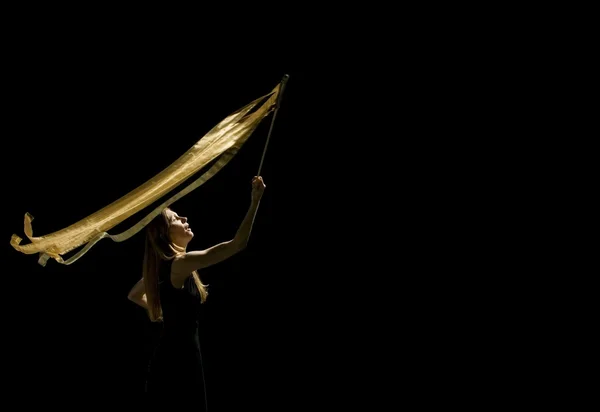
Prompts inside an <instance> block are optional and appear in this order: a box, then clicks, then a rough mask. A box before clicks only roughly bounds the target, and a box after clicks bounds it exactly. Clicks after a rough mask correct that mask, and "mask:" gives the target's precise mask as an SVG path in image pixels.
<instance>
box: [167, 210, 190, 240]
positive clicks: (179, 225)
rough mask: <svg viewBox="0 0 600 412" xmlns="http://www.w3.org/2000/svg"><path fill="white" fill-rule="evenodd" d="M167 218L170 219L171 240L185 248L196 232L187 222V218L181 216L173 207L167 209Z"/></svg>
mask: <svg viewBox="0 0 600 412" xmlns="http://www.w3.org/2000/svg"><path fill="white" fill-rule="evenodd" d="M166 217H167V220H168V221H169V237H170V238H171V241H172V242H173V243H175V244H176V245H178V246H181V247H183V248H185V247H186V246H187V244H188V243H189V241H190V240H192V238H193V237H194V233H193V232H192V230H191V229H190V225H189V224H188V223H187V218H185V217H181V216H179V215H178V214H177V213H175V212H174V211H172V210H171V209H167V212H166Z"/></svg>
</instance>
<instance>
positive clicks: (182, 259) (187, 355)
mask: <svg viewBox="0 0 600 412" xmlns="http://www.w3.org/2000/svg"><path fill="white" fill-rule="evenodd" d="M265 187H266V186H265V184H264V182H263V179H262V177H260V176H255V177H254V178H253V179H252V196H251V203H250V208H249V209H248V212H247V214H246V216H245V218H244V220H243V221H242V223H241V225H240V227H239V229H238V230H237V232H236V234H235V236H234V237H233V239H231V240H229V241H227V242H222V243H219V244H217V245H214V246H212V247H210V248H208V249H205V250H193V251H187V245H188V243H189V242H190V240H192V238H193V237H194V233H193V232H192V230H191V228H190V225H189V223H188V221H187V218H185V217H182V216H179V215H178V214H177V213H176V212H174V211H173V210H172V209H170V208H166V209H165V210H163V212H162V213H161V214H160V215H159V216H157V217H156V218H155V219H154V220H153V221H152V222H150V223H149V224H148V226H147V229H146V246H145V253H144V265H143V276H142V279H140V280H139V281H138V282H137V284H136V285H135V286H134V287H133V288H132V289H131V291H130V292H129V295H128V297H129V299H130V300H131V301H133V302H135V303H137V304H138V305H140V306H141V307H143V308H145V309H146V310H147V311H148V315H149V317H150V320H151V321H153V322H162V323H163V331H162V335H161V337H160V341H159V344H158V346H157V348H156V350H155V352H154V355H153V357H152V359H151V362H150V366H149V369H148V376H147V379H146V392H147V393H148V394H150V395H152V397H153V398H168V399H171V400H174V399H177V398H178V399H181V397H182V396H183V397H184V398H187V399H190V401H191V400H193V402H194V403H195V404H198V401H199V400H201V398H203V396H204V395H205V394H204V380H203V373H202V360H201V355H200V342H199V338H198V327H199V325H198V319H199V318H198V314H199V310H200V308H201V306H200V305H201V304H202V303H204V302H206V298H207V296H208V291H207V289H206V285H204V284H203V283H202V281H201V280H200V276H199V275H198V270H199V269H202V268H206V267H208V266H211V265H214V264H216V263H219V262H221V261H223V260H225V259H227V258H229V257H230V256H233V255H235V254H236V253H238V252H240V251H241V250H243V249H244V248H245V247H246V244H247V242H248V237H249V235H250V231H251V229H252V224H253V222H254V217H255V215H256V212H257V210H258V206H259V203H260V199H261V197H262V195H263V192H264V189H265ZM174 397H175V398H174ZM190 397H191V398H190ZM204 401H205V399H204ZM203 403H205V402H201V403H200V404H203Z"/></svg>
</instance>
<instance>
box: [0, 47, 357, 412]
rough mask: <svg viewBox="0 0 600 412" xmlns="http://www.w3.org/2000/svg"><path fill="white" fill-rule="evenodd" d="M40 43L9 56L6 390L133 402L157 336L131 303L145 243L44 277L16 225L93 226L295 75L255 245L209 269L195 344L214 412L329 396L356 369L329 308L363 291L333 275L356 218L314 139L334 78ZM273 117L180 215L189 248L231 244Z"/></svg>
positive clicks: (339, 315) (98, 251)
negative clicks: (189, 232) (187, 228)
mask: <svg viewBox="0 0 600 412" xmlns="http://www.w3.org/2000/svg"><path fill="white" fill-rule="evenodd" d="M37 45H38V47H36V48H35V49H33V50H32V49H29V50H24V49H22V48H19V49H17V48H15V50H12V51H11V53H12V55H13V56H14V58H13V59H12V60H11V63H10V65H8V67H7V68H8V73H9V74H8V75H7V79H9V80H7V81H6V82H5V85H4V86H5V87H4V99H5V100H6V103H7V104H6V106H5V111H4V115H5V119H6V125H7V127H6V129H5V134H4V143H3V144H4V148H3V150H2V155H3V156H2V158H3V159H2V165H3V168H4V171H3V175H4V176H5V180H4V183H5V187H4V196H6V197H5V199H6V202H5V207H6V209H5V211H4V213H5V217H6V218H5V223H4V225H3V229H2V233H4V235H5V239H6V242H5V246H4V247H3V251H4V252H5V253H6V256H7V258H6V260H5V262H6V263H5V268H6V269H5V273H4V280H3V288H2V290H3V295H4V299H3V308H4V311H5V317H4V320H5V324H4V330H5V336H6V339H5V341H4V345H5V351H6V352H5V353H7V354H8V356H7V362H6V367H7V370H9V371H10V375H11V380H10V390H9V391H8V393H9V394H11V395H16V394H19V395H18V396H19V398H20V399H23V398H22V395H21V394H23V393H27V392H30V391H32V390H33V391H35V392H36V393H37V394H39V395H40V396H43V397H44V399H45V400H46V401H47V402H48V403H47V404H48V405H52V404H60V403H64V402H68V401H69V400H70V401H72V402H74V403H75V402H77V401H75V399H74V398H72V397H73V396H74V394H81V395H83V396H85V397H86V399H91V398H90V397H100V398H101V399H104V400H111V399H115V400H116V399H117V398H120V397H121V396H125V397H126V398H132V399H141V397H142V395H143V394H142V391H143V386H144V374H145V371H146V367H147V363H148V359H149V357H150V354H151V351H152V348H153V346H154V344H155V343H156V339H157V337H158V333H159V326H157V325H156V324H151V323H150V322H149V320H148V318H147V316H146V314H145V312H144V311H143V310H142V309H141V308H139V307H137V306H136V305H134V304H133V303H131V302H130V301H128V300H127V293H128V291H129V289H130V288H131V287H132V286H133V285H134V284H135V282H136V281H137V280H138V279H139V278H140V276H141V264H142V256H143V234H138V235H136V236H134V237H133V238H131V239H130V240H128V241H126V242H123V243H115V242H112V241H111V240H106V239H105V240H102V241H100V242H99V243H97V244H96V245H95V246H94V247H93V248H92V249H91V250H90V251H89V252H88V253H87V254H86V255H84V257H83V258H81V259H80V260H78V261H76V262H75V263H73V264H72V265H68V266H66V265H60V264H58V263H56V262H55V261H53V260H49V261H48V263H47V265H46V267H42V266H40V265H39V264H38V263H37V255H24V254H21V253H20V252H18V251H15V250H14V249H13V248H12V247H11V246H10V245H9V240H10V236H11V235H12V234H13V233H15V234H17V235H19V236H20V237H22V238H23V239H24V240H23V242H22V243H23V244H25V243H28V240H27V238H26V237H25V236H24V232H23V215H24V213H25V212H29V213H31V214H32V215H33V216H34V221H33V231H34V236H40V235H44V234H48V233H51V232H54V231H56V230H60V229H62V228H64V227H66V226H68V225H70V224H72V223H75V222H77V221H79V220H80V219H82V218H85V217H86V216H87V215H89V214H91V213H93V212H95V211H96V210H98V209H99V208H101V207H104V206H106V205H107V204H108V203H110V202H112V201H114V200H116V199H118V198H119V197H121V196H123V195H125V194H127V193H128V192H129V191H130V190H132V189H134V188H136V187H137V186H139V185H140V184H142V183H144V182H145V181H146V180H147V179H149V178H151V177H152V176H153V175H155V174H156V173H158V172H160V171H161V170H163V169H164V168H165V167H166V166H168V165H169V164H170V163H171V162H173V161H174V160H175V159H176V158H178V157H179V156H180V155H181V154H182V153H183V152H184V151H186V150H187V149H189V148H190V147H191V146H192V145H193V144H194V143H195V142H196V141H197V140H198V139H199V138H200V137H202V136H203V135H204V134H205V133H206V132H207V131H208V130H210V128H212V127H213V126H214V125H215V124H216V123H218V122H219V121H220V120H221V119H223V118H224V117H225V116H226V115H228V114H229V113H231V112H232V111H234V110H236V109H238V108H239V107H241V106H243V105H245V104H246V103H248V102H250V101H251V100H253V99H255V98H257V97H259V96H262V95H264V94H266V93H268V92H269V91H270V90H271V89H272V88H273V87H274V86H275V85H276V84H277V83H278V82H280V81H281V79H282V77H283V75H284V74H288V75H289V76H290V78H289V82H288V84H287V86H286V89H285V91H284V95H283V100H282V106H281V108H280V110H279V111H278V113H277V117H276V120H275V123H274V127H273V132H272V135H271V139H270V143H269V145H268V149H267V152H266V157H265V161H264V164H263V170H262V173H261V175H262V176H263V178H264V181H265V183H266V185H267V189H266V192H265V195H264V197H263V199H262V201H261V205H260V209H259V211H258V215H257V217H256V220H255V224H254V229H253V232H252V235H251V240H250V244H249V246H248V248H247V249H246V250H245V251H243V252H242V253H240V254H239V255H236V256H235V257H233V258H231V259H230V260H228V261H226V262H223V263H220V264H218V265H216V266H214V267H212V268H209V269H207V270H204V271H203V273H202V275H201V276H202V278H203V280H204V281H205V282H206V283H208V284H209V285H210V297H209V301H208V303H207V304H206V311H205V319H204V324H203V330H202V337H201V344H202V351H203V356H204V371H205V376H206V380H207V388H206V389H207V393H208V402H209V410H212V411H220V410H221V411H227V410H237V409H238V408H239V407H240V406H241V405H248V404H253V405H257V407H259V408H260V409H261V410H282V409H281V408H282V405H293V406H299V405H309V404H312V403H313V402H314V401H315V399H316V398H318V397H321V396H323V394H330V393H332V388H331V385H332V382H335V381H336V380H339V379H340V378H341V377H343V376H344V375H345V374H346V371H347V370H350V369H353V368H356V367H357V366H358V365H357V364H356V363H354V362H349V361H350V359H352V358H353V355H352V353H351V351H350V352H349V350H348V349H344V347H341V348H340V347H339V345H338V344H339V342H340V341H341V339H340V338H339V336H340V335H338V334H337V330H340V331H341V330H342V329H345V328H346V327H347V326H348V325H349V324H351V323H352V324H353V323H355V322H356V319H357V318H355V317H354V316H355V315H356V313H355V312H356V308H354V309H352V308H351V307H348V308H345V307H344V305H340V304H339V302H348V301H352V300H356V301H359V300H360V294H361V292H360V287H359V286H358V285H357V284H353V282H355V281H356V280H352V281H348V279H350V278H351V275H350V272H349V271H348V269H344V270H341V268H340V263H339V262H341V261H342V259H343V257H342V256H345V252H344V253H343V252H342V248H341V243H342V239H344V234H342V233H335V235H334V236H332V235H333V234H334V232H335V231H336V230H337V229H338V228H342V227H346V228H347V229H348V230H350V229H349V228H350V227H351V226H352V225H348V224H347V222H348V220H346V219H347V217H346V216H349V219H351V220H350V221H357V220H358V219H357V216H356V215H355V214H354V213H355V212H352V211H351V210H350V209H348V210H345V209H346V208H343V209H344V210H340V208H339V205H337V204H336V203H335V202H333V201H332V200H333V199H335V198H336V197H338V196H342V195H343V193H344V191H345V190H347V187H348V186H352V184H350V183H349V182H348V181H347V177H345V178H344V177H343V175H346V169H345V166H344V167H339V166H338V164H337V163H336V162H335V158H336V157H342V148H343V146H344V145H347V144H348V142H347V141H346V142H345V141H344V140H345V137H344V136H342V135H335V134H331V133H329V132H323V131H322V129H327V128H330V129H331V128H332V126H333V129H335V124H336V122H338V121H339V119H336V118H335V116H333V114H334V113H336V110H335V109H336V108H335V104H334V103H333V100H332V99H328V93H331V90H332V89H328V88H327V82H328V81H329V80H330V79H331V76H332V75H333V74H334V73H333V72H328V71H327V69H325V68H321V67H319V66H318V65H316V66H315V65H302V64H297V63H286V62H282V63H281V64H263V65H260V64H258V65H255V64H254V65H253V64H248V65H247V66H243V64H242V65H241V67H240V68H239V70H237V69H233V68H231V69H229V70H222V69H221V68H214V67H213V68H211V69H204V70H203V68H202V67H203V66H204V65H205V62H203V61H202V59H199V58H198V57H197V56H193V57H190V55H189V54H183V53H182V54H176V53H173V54H170V53H168V52H165V53H164V54H163V55H161V56H160V58H154V57H153V56H152V54H151V53H148V54H144V55H136V54H135V53H130V52H129V51H128V50H121V49H119V50H110V51H108V50H102V47H101V44H99V45H97V47H95V48H93V49H90V51H89V52H77V51H76V50H74V49H72V48H64V49H62V50H59V49H52V47H51V45H49V44H44V43H43V41H42V42H39V43H37ZM182 56H183V57H182ZM205 57H206V60H207V61H210V56H208V55H207V56H205ZM338 109H339V108H338ZM332 116H333V117H332ZM271 120H272V115H270V116H268V117H267V118H266V119H265V120H264V121H263V122H262V123H261V125H260V126H259V128H258V129H257V130H256V131H255V132H254V134H253V135H252V136H251V138H250V139H249V140H248V141H247V143H246V144H245V145H244V146H243V147H242V149H241V150H240V152H239V153H238V155H237V156H236V157H234V159H233V160H232V161H231V162H230V163H229V164H228V165H227V166H226V167H225V168H224V169H222V170H221V171H220V172H219V173H218V174H217V175H216V176H215V177H213V178H212V179H211V180H209V181H208V182H207V183H206V184H204V185H203V186H201V187H200V188H199V189H197V190H195V191H194V192H192V193H190V194H188V195H187V196H185V197H184V198H183V199H181V200H179V201H178V202H176V203H175V204H173V205H172V207H173V209H174V210H176V211H177V212H178V213H179V214H180V215H182V216H187V217H188V218H189V222H190V224H191V225H192V227H193V229H194V232H195V238H194V239H193V241H192V243H190V245H189V249H192V248H204V247H208V246H211V245H212V244H214V243H217V242H221V241H224V240H227V239H230V238H231V237H232V236H233V235H234V234H235V231H236V229H237V227H238V225H239V224H240V222H241V220H242V219H243V217H244V215H245V213H246V211H247V208H248V206H249V201H250V189H251V185H250V182H251V179H252V177H253V176H254V175H255V174H256V173H257V169H258V166H259V163H260V159H261V155H262V153H263V149H264V145H265V142H266V138H267V134H268V130H269V127H270V125H271ZM357 141H358V140H357ZM332 158H333V159H334V160H333V161H332V160H331V159H332ZM345 160H346V161H348V162H349V163H351V162H352V159H345ZM326 171H328V173H326ZM346 176H347V175H346ZM150 210H151V208H147V209H145V210H144V211H143V212H141V213H139V214H137V215H135V216H134V217H133V218H131V219H129V220H127V221H126V222H124V223H123V224H121V225H119V226H117V227H116V228H114V229H112V230H110V231H109V232H110V233H119V232H120V231H122V230H125V229H127V228H128V227H130V226H131V225H132V224H134V223H135V222H137V219H140V218H141V217H143V216H144V215H145V213H146V212H148V211H150ZM342 216H343V217H342ZM345 240H348V239H345ZM68 256H69V255H67V256H66V257H68ZM353 259H358V256H355V257H354V258H353ZM354 263H355V262H350V266H351V267H352V269H358V267H357V266H356V265H355V264H354ZM361 277H362V275H361ZM353 279H355V278H353ZM349 292H350V293H355V294H356V296H354V297H353V296H352V295H349V294H348V293H349ZM359 334H360V332H359ZM346 345H348V344H346ZM346 345H344V346H346ZM353 363H354V366H352V364H353ZM357 376H358V375H357ZM334 386H335V385H334ZM338 390H339V389H338ZM342 392H345V390H342ZM334 393H335V390H334ZM25 399H27V398H25ZM32 401H34V399H32ZM284 409H285V408H284Z"/></svg>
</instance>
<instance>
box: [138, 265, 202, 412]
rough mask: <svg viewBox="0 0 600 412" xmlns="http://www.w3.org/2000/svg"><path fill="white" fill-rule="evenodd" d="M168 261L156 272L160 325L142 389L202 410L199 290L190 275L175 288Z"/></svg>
mask: <svg viewBox="0 0 600 412" xmlns="http://www.w3.org/2000/svg"><path fill="white" fill-rule="evenodd" d="M171 263H172V261H168V262H162V264H161V267H160V272H159V294H160V302H161V306H162V312H163V325H162V333H161V336H160V339H159V342H158V345H157V347H156V348H155V350H154V353H153V355H152V358H151V360H150V364H149V366H148V375H147V378H146V393H147V394H148V396H149V398H150V399H156V400H158V399H165V400H170V401H174V400H176V399H179V400H180V401H181V400H182V399H187V400H189V402H190V403H193V404H194V405H196V409H195V410H204V407H205V402H206V401H205V396H206V393H205V384H204V373H203V370H202V357H201V353H200V340H199V335H198V333H199V320H200V317H199V316H200V310H201V309H202V305H201V302H200V292H199V291H198V288H197V287H196V284H195V282H194V279H193V277H192V276H189V277H188V278H187V279H186V281H185V283H184V287H183V288H182V289H175V287H174V286H173V284H172V283H171V278H170V276H171ZM198 408H199V409H198Z"/></svg>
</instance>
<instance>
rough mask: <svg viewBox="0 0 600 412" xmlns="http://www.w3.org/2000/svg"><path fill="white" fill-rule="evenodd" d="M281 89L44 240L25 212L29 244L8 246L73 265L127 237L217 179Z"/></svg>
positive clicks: (15, 242) (43, 259)
mask: <svg viewBox="0 0 600 412" xmlns="http://www.w3.org/2000/svg"><path fill="white" fill-rule="evenodd" d="M280 86H281V84H278V85H277V86H276V87H275V88H274V89H273V90H272V91H271V92H270V93H268V94H267V95H265V96H262V97H260V98H258V99H256V100H254V101H252V102H250V103H249V104H247V105H246V106H244V107H242V108H241V109H239V110H237V111H235V112H233V113H232V114H230V115H229V116H227V117H226V118H225V119H223V120H222V121H221V122H220V123H219V124H217V125H216V126H215V127H214V128H213V129H212V130H210V131H209V132H208V133H207V134H206V135H204V136H203V137H202V138H201V139H200V140H198V141H197V142H196V144H194V146H192V147H191V148H190V149H189V150H188V151H187V152H185V153H184V154H183V155H182V156H181V157H180V158H179V159H177V160H176V161H175V162H173V163H172V164H171V165H170V166H169V167H167V168H166V169H164V170H163V171H162V172H160V173H159V174H157V175H156V176H154V177H153V178H152V179H150V180H148V181H147V182H146V183H144V184H142V185H141V186H139V187H138V188H136V189H134V190H132V191H131V192H130V193H128V194H126V195H125V196H123V197H121V198H120V199H118V200H116V201H115V202H113V203H111V204H109V205H108V206H106V207H104V208H103V209H100V210H98V211H97V212H95V213H93V214H91V215H90V216H88V217H86V218H84V219H82V220H80V221H79V222H77V223H74V224H72V225H71V226H68V227H66V228H64V229H62V230H59V231H57V232H53V233H50V234H48V235H46V236H39V237H34V236H33V230H32V228H31V221H32V220H33V217H32V216H31V215H30V214H29V213H26V214H25V235H26V236H27V237H28V238H29V240H30V241H31V243H29V244H26V245H21V244H20V243H21V240H22V239H21V238H20V237H19V236H17V235H12V238H11V241H10V244H11V245H12V246H13V247H14V248H15V249H16V250H18V251H19V252H22V253H25V254H34V253H39V254H40V257H39V260H38V262H39V264H40V265H42V266H45V265H46V262H47V260H48V259H49V258H53V259H54V260H56V261H57V262H58V263H62V264H65V265H69V264H71V263H73V262H75V261H76V260H77V259H79V258H80V257H81V256H83V255H84V254H85V253H86V252H87V251H88V250H89V249H90V248H91V247H92V246H93V245H94V244H95V243H96V242H98V241H99V240H101V239H104V238H109V239H112V240H113V241H115V242H122V241H124V240H127V239H129V238H130V237H132V236H133V235H135V234H136V233H138V232H139V231H140V230H142V229H143V228H144V226H146V225H147V224H148V223H150V221H151V220H152V219H154V217H156V216H157V215H159V214H160V212H161V210H162V209H164V208H165V207H167V206H169V205H171V204H172V203H173V202H175V201H177V200H179V199H180V198H182V197H183V196H185V195H186V194H188V193H190V192H191V191H192V190H194V189H196V188H198V187H199V186H201V185H202V184H204V183H205V182H206V181H207V180H208V179H210V178H211V177H213V176H214V175H215V174H216V173H217V172H218V171H219V170H220V169H221V168H222V167H223V166H225V165H226V164H227V163H228V162H229V161H230V160H231V159H232V158H233V156H235V155H236V154H237V152H238V150H239V149H240V148H241V147H242V145H243V144H244V143H245V142H246V140H247V139H248V137H250V135H251V134H252V132H253V131H254V130H255V129H256V127H257V126H258V125H259V124H260V122H261V121H262V120H263V119H264V118H265V117H266V116H267V115H268V114H269V113H270V112H271V111H273V110H274V109H275V105H276V102H277V96H278V94H279V92H280ZM253 109H254V110H253ZM251 111H252V112H251ZM250 112H251V113H250ZM214 160H216V161H215V162H214V163H213V165H212V166H211V167H210V168H209V169H208V170H207V171H206V172H204V173H202V174H201V175H200V176H199V177H198V178H197V179H196V180H195V181H194V182H193V183H191V184H190V185H188V186H187V187H185V188H183V189H182V190H181V191H179V192H178V193H177V194H175V195H174V196H172V197H171V198H169V199H168V200H166V201H164V202H163V203H162V204H160V205H159V206H157V207H156V208H155V209H154V210H153V211H152V212H150V213H149V214H148V215H146V217H144V218H143V219H142V220H140V221H139V222H138V223H137V224H135V225H134V226H132V227H131V228H129V229H127V230H126V231H124V232H122V233H119V234H115V235H110V234H108V233H107V232H106V231H107V230H110V229H111V228H113V227H115V226H116V225H117V224H119V223H121V222H123V221H124V220H125V219H127V218H129V217H130V216H132V215H134V214H136V213H137V212H139V211H140V210H142V209H144V208H145V207H147V206H149V205H151V204H153V203H154V202H155V201H157V200H159V199H161V198H162V197H163V196H164V195H166V194H167V193H169V192H170V191H171V190H173V189H174V188H176V187H178V186H179V185H180V184H181V183H183V182H184V181H186V180H187V179H189V178H190V177H191V176H193V175H194V174H196V173H197V172H199V171H200V170H201V169H202V168H204V167H205V166H207V165H208V164H209V163H210V162H212V161H214ZM80 246H83V247H82V248H81V250H79V251H78V252H77V253H76V254H75V255H73V256H72V257H70V258H68V259H66V260H63V258H62V256H61V255H64V254H65V253H68V252H70V251H72V250H74V249H76V248H78V247H80Z"/></svg>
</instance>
